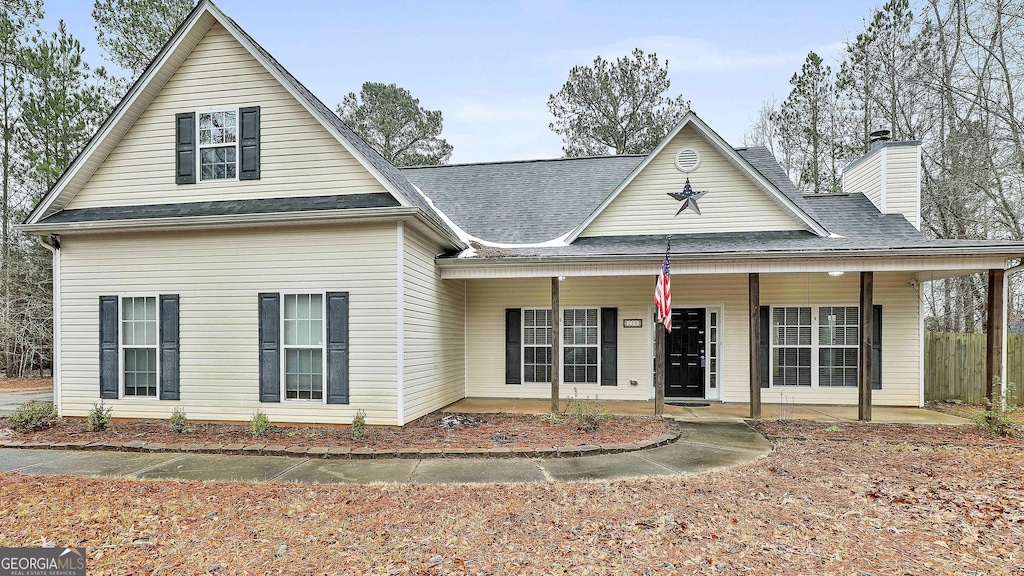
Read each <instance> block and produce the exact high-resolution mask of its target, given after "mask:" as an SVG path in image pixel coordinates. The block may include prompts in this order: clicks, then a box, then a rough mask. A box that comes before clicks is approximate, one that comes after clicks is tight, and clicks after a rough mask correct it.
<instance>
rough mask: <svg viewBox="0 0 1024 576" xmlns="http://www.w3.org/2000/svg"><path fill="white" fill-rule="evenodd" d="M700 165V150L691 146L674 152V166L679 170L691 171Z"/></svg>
mask: <svg viewBox="0 0 1024 576" xmlns="http://www.w3.org/2000/svg"><path fill="white" fill-rule="evenodd" d="M698 166H700V152H697V151H696V150H694V149H693V148H683V149H682V150H680V151H679V152H676V168H677V169H678V170H679V171H680V172H693V171H694V170H696V169H697V167H698Z"/></svg>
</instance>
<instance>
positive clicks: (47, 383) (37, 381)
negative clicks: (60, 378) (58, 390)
mask: <svg viewBox="0 0 1024 576" xmlns="http://www.w3.org/2000/svg"><path fill="white" fill-rule="evenodd" d="M0 390H3V391H7V390H53V380H52V379H50V378H0Z"/></svg>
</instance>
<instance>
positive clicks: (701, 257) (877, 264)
mask: <svg viewBox="0 0 1024 576" xmlns="http://www.w3.org/2000/svg"><path fill="white" fill-rule="evenodd" d="M664 258H665V255H664V254H650V255H635V254H634V255H625V254H607V255H585V256H583V255H581V256H550V257H532V256H524V257H501V258H439V259H437V261H436V262H437V266H438V268H440V270H441V277H442V278H443V279H478V278H479V279H482V278H536V277H553V276H567V277H569V276H646V275H650V276H656V275H657V274H658V272H659V271H660V270H661V265H662V262H663V260H664ZM1018 258H1024V246H1021V247H1015V248H1012V249H1008V248H1007V247H1006V246H996V247H990V248H989V247H983V248H972V249H971V250H970V251H965V249H964V248H925V249H922V248H913V249H910V248H907V249H884V250H804V251H799V252H782V251H778V252H763V251H762V252H732V253H717V254H716V253H703V254H687V255H685V256H682V255H673V257H672V273H673V274H742V273H753V272H757V273H794V272H799V273H803V272H861V271H878V272H908V273H918V272H922V271H944V272H947V273H951V274H948V275H951V276H956V275H962V274H970V273H973V272H977V271H982V270H989V269H992V268H1004V267H1005V266H1006V263H1007V261H1008V260H1013V259H1018Z"/></svg>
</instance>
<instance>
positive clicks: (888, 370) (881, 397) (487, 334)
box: [466, 272, 919, 406]
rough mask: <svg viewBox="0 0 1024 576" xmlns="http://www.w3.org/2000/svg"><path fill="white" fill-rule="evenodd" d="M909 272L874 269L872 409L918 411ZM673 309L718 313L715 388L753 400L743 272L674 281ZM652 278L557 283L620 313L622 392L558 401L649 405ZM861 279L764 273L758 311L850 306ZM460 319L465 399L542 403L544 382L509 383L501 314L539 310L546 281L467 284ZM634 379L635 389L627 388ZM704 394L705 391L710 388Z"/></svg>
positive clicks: (576, 298) (771, 397)
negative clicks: (876, 382)
mask: <svg viewBox="0 0 1024 576" xmlns="http://www.w3.org/2000/svg"><path fill="white" fill-rule="evenodd" d="M910 279H911V275H910V274H904V273H876V274H875V303H876V304H881V305H882V306H883V324H882V328H883V335H882V336H883V351H882V356H883V359H882V370H883V376H882V379H883V380H882V381H883V388H882V390H876V391H875V392H874V403H875V404H878V405H898V406H917V405H918V403H919V324H918V311H919V304H918V299H917V292H916V291H915V290H914V289H913V288H912V287H911V286H910V284H909V282H910ZM672 294H673V299H672V302H673V306H674V307H676V308H688V307H693V308H706V307H719V308H720V309H721V310H722V311H723V312H722V319H721V320H720V325H721V333H722V334H721V341H722V351H721V358H720V366H721V370H720V372H721V375H720V378H721V387H722V392H723V398H722V399H723V400H724V401H726V402H747V401H748V399H749V386H748V378H749V350H748V341H749V340H748V338H749V336H748V334H749V332H748V330H749V321H748V311H747V275H746V274H722V275H699V276H688V275H681V274H680V275H673V277H672ZM653 295H654V276H653V275H651V276H625V277H604V278H594V277H591V278H568V279H566V280H565V281H563V282H562V287H561V304H562V306H564V307H573V306H588V307H600V306H615V307H617V308H618V309H619V328H618V379H619V383H618V386H615V387H610V386H598V385H595V384H588V385H580V384H576V385H563V386H562V387H561V390H560V392H561V394H562V396H563V397H564V396H566V395H572V393H573V390H572V388H573V386H575V387H576V388H577V390H578V391H579V393H580V395H581V396H587V395H591V396H592V395H595V394H596V395H598V396H600V397H601V398H604V399H609V400H612V399H629V400H647V399H648V398H649V397H650V390H651V362H652V361H651V357H652V356H651V355H652V351H653V347H652V346H651V344H650V342H651V338H652V332H651V330H650V323H651V314H652V308H651V305H652V301H653ZM858 298H859V275H858V274H856V273H848V274H846V275H844V276H840V277H831V276H828V275H827V274H825V273H824V272H817V273H813V274H762V275H761V303H762V304H763V305H784V304H791V305H801V304H803V305H806V302H808V301H810V302H811V305H812V306H819V305H841V304H848V305H851V304H852V305H856V304H857V301H858ZM468 302H469V304H468V310H467V315H466V320H467V327H466V341H467V343H469V345H468V354H467V360H466V381H467V385H466V395H467V396H469V397H521V398H546V397H548V396H549V394H550V384H546V383H539V384H527V383H524V384H520V385H508V384H505V341H504V337H505V334H504V322H505V315H504V312H505V308H523V307H525V308H533V307H537V308H543V307H549V306H550V302H551V293H550V280H549V279H547V278H537V279H488V280H469V281H468ZM627 318H641V319H643V322H644V327H643V328H640V329H637V328H622V327H621V326H622V323H621V321H622V320H623V319H627ZM630 380H637V382H638V386H630V385H629V381H630ZM779 392H783V393H784V395H785V399H786V401H792V402H797V403H827V404H855V403H856V400H857V395H856V389H855V388H850V389H827V388H799V389H797V388H777V389H770V390H764V391H762V398H763V400H764V401H765V402H778V401H779ZM709 394H710V391H709Z"/></svg>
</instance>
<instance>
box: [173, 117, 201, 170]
mask: <svg viewBox="0 0 1024 576" xmlns="http://www.w3.org/2000/svg"><path fill="white" fill-rule="evenodd" d="M174 145H175V148H174V150H175V152H174V160H175V172H174V183H175V184H195V183H196V113H195V112H182V113H180V114H175V115H174Z"/></svg>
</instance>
